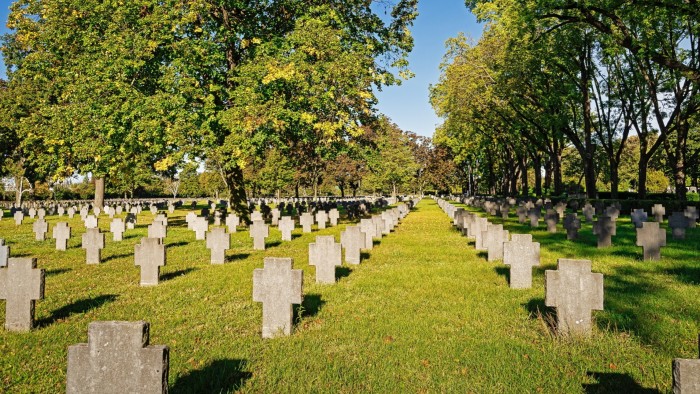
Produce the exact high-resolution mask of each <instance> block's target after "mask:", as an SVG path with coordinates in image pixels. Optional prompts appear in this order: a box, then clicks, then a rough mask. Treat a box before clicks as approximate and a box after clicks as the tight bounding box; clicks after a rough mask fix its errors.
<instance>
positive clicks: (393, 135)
mask: <svg viewBox="0 0 700 394" xmlns="http://www.w3.org/2000/svg"><path fill="white" fill-rule="evenodd" d="M374 132H375V133H376V136H375V142H376V146H377V149H376V151H375V152H374V153H373V154H372V155H370V157H369V158H368V165H369V169H370V174H371V175H370V177H369V178H370V184H372V185H374V187H375V190H384V187H387V186H388V187H389V190H391V195H392V196H393V197H396V195H397V194H398V193H399V190H400V189H401V188H403V187H406V186H408V184H409V182H410V181H411V180H412V179H413V177H414V175H415V173H416V171H417V170H418V164H417V163H416V161H415V158H414V157H413V152H412V150H411V141H410V139H409V136H408V135H407V134H406V133H404V132H403V131H402V130H401V129H399V127H398V126H397V125H396V124H394V123H392V122H391V120H389V119H388V118H387V117H381V118H380V119H379V122H378V125H377V127H376V129H375V130H374Z"/></svg>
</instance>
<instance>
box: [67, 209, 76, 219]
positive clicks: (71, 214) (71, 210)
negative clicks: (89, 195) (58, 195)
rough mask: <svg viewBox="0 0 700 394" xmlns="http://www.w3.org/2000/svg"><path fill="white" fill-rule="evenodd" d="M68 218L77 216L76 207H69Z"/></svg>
mask: <svg viewBox="0 0 700 394" xmlns="http://www.w3.org/2000/svg"><path fill="white" fill-rule="evenodd" d="M67 212H68V218H69V219H73V216H75V208H73V207H68V211H67Z"/></svg>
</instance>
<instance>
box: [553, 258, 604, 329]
mask: <svg viewBox="0 0 700 394" xmlns="http://www.w3.org/2000/svg"><path fill="white" fill-rule="evenodd" d="M545 305H547V306H549V307H554V308H557V331H558V332H559V334H562V335H577V336H578V335H588V334H589V333H590V331H591V310H592V309H595V310H603V274H598V273H591V262H590V261H589V260H569V259H559V261H558V266H557V270H556V271H552V270H547V271H545Z"/></svg>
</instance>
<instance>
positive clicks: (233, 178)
mask: <svg viewBox="0 0 700 394" xmlns="http://www.w3.org/2000/svg"><path fill="white" fill-rule="evenodd" d="M224 177H225V179H226V186H227V187H228V192H229V198H228V205H229V207H230V208H231V211H232V212H233V213H235V214H236V215H238V216H239V217H240V218H241V220H242V221H243V222H245V223H248V224H250V213H249V212H248V197H247V196H246V192H245V182H244V178H243V170H242V169H241V168H240V167H239V166H235V167H233V169H231V170H225V171H224Z"/></svg>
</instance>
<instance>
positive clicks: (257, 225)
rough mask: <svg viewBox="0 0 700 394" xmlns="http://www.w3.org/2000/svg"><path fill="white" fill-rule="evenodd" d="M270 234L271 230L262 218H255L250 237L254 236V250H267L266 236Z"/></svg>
mask: <svg viewBox="0 0 700 394" xmlns="http://www.w3.org/2000/svg"><path fill="white" fill-rule="evenodd" d="M269 236H270V230H269V228H268V226H267V224H265V222H264V221H262V220H253V224H251V225H250V237H251V238H253V249H254V250H265V238H267V237H269Z"/></svg>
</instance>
